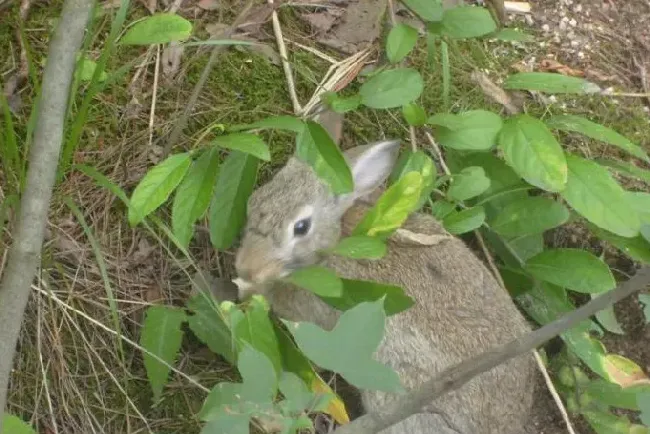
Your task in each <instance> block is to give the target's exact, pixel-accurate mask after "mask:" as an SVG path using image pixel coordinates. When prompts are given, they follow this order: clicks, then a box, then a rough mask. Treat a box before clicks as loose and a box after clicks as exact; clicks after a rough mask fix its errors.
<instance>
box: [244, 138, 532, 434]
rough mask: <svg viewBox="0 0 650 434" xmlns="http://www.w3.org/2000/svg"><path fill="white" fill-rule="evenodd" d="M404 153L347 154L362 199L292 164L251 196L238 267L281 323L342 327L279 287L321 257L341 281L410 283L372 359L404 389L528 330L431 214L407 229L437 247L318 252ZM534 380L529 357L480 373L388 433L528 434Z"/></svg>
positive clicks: (316, 305) (326, 311)
mask: <svg viewBox="0 0 650 434" xmlns="http://www.w3.org/2000/svg"><path fill="white" fill-rule="evenodd" d="M398 149H399V144H397V145H396V144H395V142H381V143H378V144H371V145H367V146H366V147H357V148H353V150H351V151H348V152H347V153H346V158H347V159H348V161H349V164H351V167H352V169H353V176H354V179H355V193H353V194H350V195H348V196H347V197H342V196H339V197H336V196H334V195H332V194H331V193H329V191H328V190H327V189H326V188H324V186H323V185H322V184H321V183H320V181H319V180H318V178H317V177H316V176H315V174H314V173H313V172H311V169H310V168H309V167H308V166H307V165H305V164H304V163H302V162H300V161H298V160H295V159H292V160H290V162H289V163H288V164H287V166H285V168H283V169H282V170H281V171H280V172H279V173H278V174H277V175H276V177H275V178H274V179H273V180H271V181H270V182H269V183H267V184H266V185H265V186H262V187H261V188H260V189H258V190H257V191H256V192H255V193H254V194H253V196H252V197H251V201H250V203H249V218H248V226H247V228H246V231H245V236H244V238H243V241H242V246H241V248H240V249H239V251H238V253H237V261H236V262H237V264H236V267H237V270H238V273H239V276H240V279H241V280H240V282H242V281H243V282H245V283H246V284H245V285H242V287H243V288H246V287H247V286H248V287H249V291H251V292H260V293H263V294H264V295H265V296H266V297H267V298H268V300H269V302H270V304H271V306H272V309H273V310H274V312H276V314H277V315H278V316H280V317H282V318H285V319H288V320H291V321H309V322H313V323H316V324H318V325H319V326H321V327H323V328H325V329H328V330H329V329H332V328H333V327H334V325H335V324H336V321H337V319H338V317H339V316H340V311H338V310H336V309H334V308H332V307H331V306H329V305H328V304H326V303H325V302H323V301H322V300H321V299H320V298H318V297H317V296H315V295H314V294H312V293H311V292H308V291H306V290H302V289H300V288H297V287H294V286H293V285H291V284H288V283H284V282H279V281H278V278H279V277H282V276H284V275H286V274H289V273H290V272H291V270H293V269H296V268H299V267H301V266H307V265H312V264H314V263H319V262H321V263H323V264H324V265H326V266H327V267H330V268H332V269H334V270H335V271H336V272H337V274H338V275H340V276H341V277H344V278H349V279H357V280H373V281H378V282H383V283H387V284H394V285H399V286H401V287H402V288H404V290H405V291H406V293H407V294H408V295H409V296H411V297H412V298H413V299H414V300H415V305H414V306H413V307H411V308H410V309H409V310H407V311H404V312H401V313H398V314H396V315H392V316H390V317H388V318H387V323H386V331H385V336H384V339H383V341H382V343H381V344H380V346H379V348H378V350H377V353H376V358H377V360H379V361H380V362H382V363H384V364H386V365H388V366H390V367H391V368H393V369H394V370H395V371H396V372H397V373H398V374H399V376H400V379H401V380H402V384H403V385H404V386H405V388H406V389H412V388H416V387H418V386H419V385H421V384H422V383H423V382H425V381H426V380H428V379H429V378H431V377H432V376H433V375H435V374H436V373H437V372H439V371H441V370H442V369H444V368H447V367H449V366H451V365H455V364H457V363H459V362H461V361H463V360H466V359H468V358H471V357H473V356H476V355H478V354H480V353H482V352H484V351H487V350H490V349H492V348H494V347H496V346H498V345H501V344H504V343H506V342H508V341H510V340H512V339H514V338H516V337H518V336H520V335H522V334H524V333H526V332H528V331H529V327H528V324H527V323H526V321H525V319H524V318H523V316H522V315H521V314H520V312H519V311H518V310H517V309H516V307H515V305H514V304H513V302H512V300H511V299H510V297H509V295H508V294H507V293H506V292H505V291H504V290H503V289H502V288H501V287H500V286H499V285H498V283H497V282H496V280H495V279H494V277H493V276H492V275H491V273H490V272H489V271H488V270H487V268H486V267H485V266H484V265H483V263H482V262H481V261H480V260H479V259H478V258H477V257H476V256H475V255H474V254H473V253H472V252H471V251H470V250H469V248H468V247H467V246H466V245H465V244H464V243H463V241H462V240H460V239H458V238H456V237H453V236H451V235H449V234H448V233H447V232H446V231H445V230H444V228H443V227H442V226H441V225H440V224H439V223H438V222H437V221H436V220H435V219H434V218H432V217H430V216H428V215H425V214H422V213H414V214H412V215H411V216H410V217H409V218H408V219H407V221H406V222H405V224H404V225H403V226H402V227H403V228H404V229H406V230H408V231H411V232H414V233H417V234H425V235H434V236H440V241H439V242H436V243H435V244H433V245H422V244H419V243H417V242H404V240H399V239H397V238H396V237H394V236H393V237H391V238H389V240H388V243H387V244H388V251H387V254H386V255H385V256H384V257H383V258H382V259H380V260H352V259H348V258H344V257H339V256H326V257H323V256H321V255H319V254H318V253H317V252H318V250H323V249H327V248H330V247H333V246H334V245H336V244H337V243H338V241H339V239H340V237H341V235H342V234H343V235H347V234H348V233H349V231H350V229H352V228H353V227H354V225H355V224H356V223H357V221H359V219H360V218H361V217H362V216H363V215H364V213H365V212H366V211H367V210H368V209H369V206H368V204H367V203H363V202H361V201H359V200H358V199H360V198H365V197H368V195H369V194H371V193H372V192H373V191H376V189H377V187H378V186H379V185H380V184H381V183H383V181H384V180H385V179H386V177H387V176H388V174H389V173H390V169H391V168H392V166H393V164H394V162H395V158H396V152H397V150H398ZM373 153H374V154H375V155H373ZM364 174H365V175H364ZM306 215H307V216H309V217H307V219H309V220H310V232H308V233H307V235H310V236H305V235H302V236H300V237H297V236H296V234H295V232H296V231H295V228H296V227H298V226H299V228H302V227H303V226H304V225H303V224H302V222H304V221H305V219H306V217H305V216H306ZM297 222H301V223H300V224H298V223H297ZM296 225H298V226H296ZM292 228H293V230H294V233H291V230H292ZM299 232H302V229H301V231H299ZM240 297H241V295H240ZM534 383H535V379H534V361H533V359H532V357H531V355H530V354H526V355H523V356H520V357H517V358H515V359H511V360H510V361H509V362H507V363H505V364H502V365H500V366H499V367H497V368H494V369H492V370H491V371H488V372H485V373H482V374H480V375H479V376H477V377H475V378H474V379H472V380H470V381H469V382H468V383H466V384H465V385H463V386H462V387H461V388H459V389H458V390H456V391H453V392H451V393H448V394H446V395H444V396H443V397H441V398H440V399H437V400H436V401H435V402H432V403H431V405H429V406H427V407H426V408H424V409H423V410H422V412H421V413H418V414H416V415H413V416H411V417H409V418H408V419H406V420H404V421H402V422H400V423H398V424H396V425H394V426H393V427H390V428H387V429H385V430H383V431H381V433H382V434H425V433H431V434H452V433H453V434H458V433H462V434H521V433H523V432H524V431H525V426H526V422H527V417H528V414H529V410H530V407H531V405H532V398H533V391H534ZM361 393H362V403H363V406H364V409H365V411H367V412H372V411H375V410H379V409H380V408H381V407H382V406H383V405H384V404H385V403H386V402H388V401H389V400H391V399H393V398H394V397H395V396H394V395H391V394H387V393H384V392H378V391H368V390H364V391H362V392H361Z"/></svg>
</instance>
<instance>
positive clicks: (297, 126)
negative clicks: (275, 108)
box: [228, 115, 305, 133]
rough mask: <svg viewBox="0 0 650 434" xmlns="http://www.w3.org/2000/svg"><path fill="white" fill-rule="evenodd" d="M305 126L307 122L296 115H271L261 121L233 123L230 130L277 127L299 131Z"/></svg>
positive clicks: (277, 128) (278, 128)
mask: <svg viewBox="0 0 650 434" xmlns="http://www.w3.org/2000/svg"><path fill="white" fill-rule="evenodd" d="M304 128H305V123H304V122H303V121H302V120H300V119H299V118H296V117H294V116H285V115H283V116H270V117H268V118H266V119H262V120H261V121H257V122H253V123H252V124H244V125H233V126H231V127H230V128H228V131H242V130H256V129H276V130H286V131H292V132H294V133H299V132H301V131H302V130H303V129H304Z"/></svg>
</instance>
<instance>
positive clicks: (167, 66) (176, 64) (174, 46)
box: [161, 42, 185, 79]
mask: <svg viewBox="0 0 650 434" xmlns="http://www.w3.org/2000/svg"><path fill="white" fill-rule="evenodd" d="M184 51H185V47H184V46H182V45H180V44H179V43H178V42H171V43H170V44H169V45H168V46H167V47H165V49H164V50H163V53H162V59H161V62H162V71H163V76H165V77H166V78H168V79H170V78H173V77H174V76H175V75H176V73H177V72H178V69H179V68H180V66H181V58H182V57H183V52H184Z"/></svg>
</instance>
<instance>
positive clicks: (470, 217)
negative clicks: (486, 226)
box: [442, 206, 485, 235]
mask: <svg viewBox="0 0 650 434" xmlns="http://www.w3.org/2000/svg"><path fill="white" fill-rule="evenodd" d="M484 221H485V210H484V209H483V207H482V206H475V207H472V208H467V209H464V210H462V211H454V212H452V213H451V214H448V215H447V216H446V217H445V218H444V219H443V221H442V224H443V226H444V227H445V229H446V230H447V231H448V232H449V233H450V234H453V235H460V234H464V233H465V232H470V231H473V230H474V229H477V228H479V227H481V225H482V224H483V222H484Z"/></svg>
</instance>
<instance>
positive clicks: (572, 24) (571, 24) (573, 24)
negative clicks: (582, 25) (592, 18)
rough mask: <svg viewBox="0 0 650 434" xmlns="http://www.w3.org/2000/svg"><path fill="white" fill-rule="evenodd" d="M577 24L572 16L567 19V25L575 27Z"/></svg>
mask: <svg viewBox="0 0 650 434" xmlns="http://www.w3.org/2000/svg"><path fill="white" fill-rule="evenodd" d="M577 24H578V22H577V21H576V20H575V19H574V18H571V20H570V21H569V25H570V26H571V27H575V26H576V25H577Z"/></svg>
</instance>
